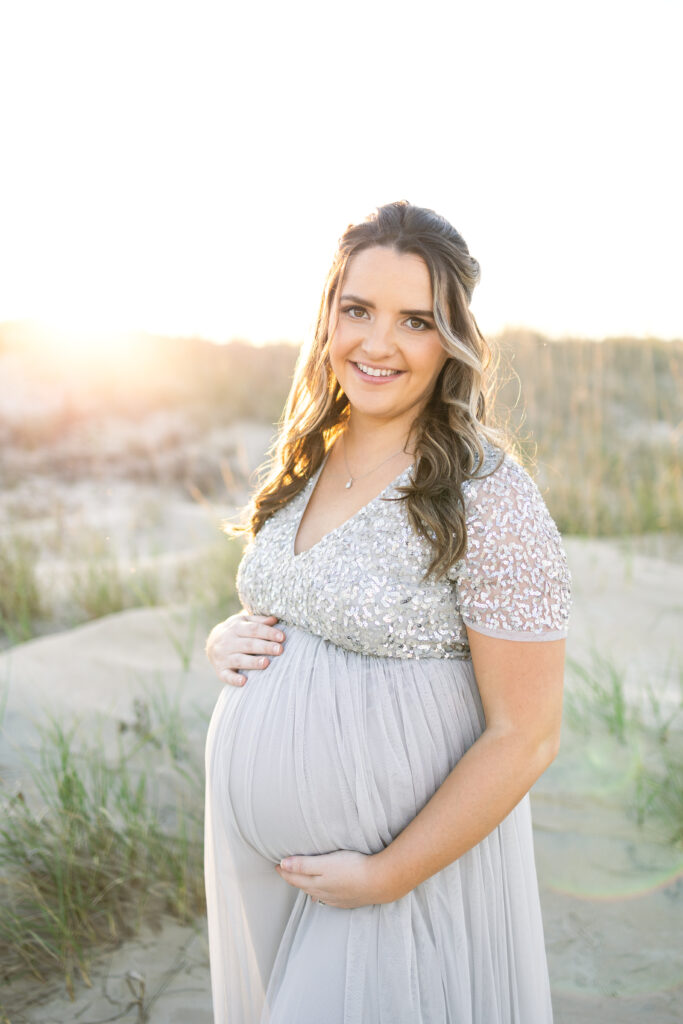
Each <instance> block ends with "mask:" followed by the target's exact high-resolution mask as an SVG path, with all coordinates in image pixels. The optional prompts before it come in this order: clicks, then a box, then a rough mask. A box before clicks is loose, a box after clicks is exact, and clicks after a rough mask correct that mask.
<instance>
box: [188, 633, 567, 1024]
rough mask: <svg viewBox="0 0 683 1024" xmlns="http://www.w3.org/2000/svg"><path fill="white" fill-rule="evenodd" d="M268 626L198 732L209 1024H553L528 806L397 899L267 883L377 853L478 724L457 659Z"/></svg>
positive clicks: (479, 714)
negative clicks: (391, 651)
mask: <svg viewBox="0 0 683 1024" xmlns="http://www.w3.org/2000/svg"><path fill="white" fill-rule="evenodd" d="M279 626H280V627H281V628H283V630H284V632H285V634H286V640H285V645H284V653H283V654H281V655H279V656H278V657H275V658H273V659H272V660H271V664H270V665H269V666H268V668H266V669H265V670H260V671H258V670H254V671H250V672H247V673H246V675H247V677H248V678H247V682H246V684H245V685H244V686H243V687H233V686H225V688H224V689H223V690H222V691H221V694H220V696H219V698H218V701H217V704H216V707H215V710H214V713H213V716H212V719H211V723H210V725H209V730H208V735H207V743H206V826H205V827H206V836H205V839H206V845H205V884H206V897H207V913H208V924H209V948H210V962H211V983H212V993H213V1004H214V1015H215V1022H216V1024H551V1022H552V1009H551V1002H550V988H549V981H548V970H547V961H546V954H545V948H544V940H543V925H542V919H541V912H540V904H539V895H538V883H537V878H536V869H535V863H534V850H533V840H532V829H531V816H530V808H529V798H528V796H527V797H524V799H523V800H522V801H521V802H520V803H519V804H518V805H517V806H516V807H515V809H514V810H513V811H512V812H511V813H510V814H509V815H508V816H507V817H506V818H505V820H504V821H503V822H502V823H501V824H500V825H499V826H498V827H497V828H496V829H494V831H493V832H492V833H491V834H490V835H489V836H487V837H486V838H485V839H484V840H483V841H482V842H480V843H479V844H478V845H477V846H475V847H474V848H473V849H472V850H470V851H468V852H467V853H465V854H464V855H463V856H461V857H460V858H459V859H458V860H456V861H454V862H453V863H452V864H450V865H448V867H446V868H444V869H443V870H442V871H439V872H438V873H437V874H435V875H433V876H432V877H431V878H429V879H427V880H426V881H425V882H423V883H422V884H421V885H418V886H417V887H416V888H415V889H413V890H412V891H411V892H410V893H408V894H407V895H406V896H404V897H403V898H401V899H399V900H396V901H395V902H393V903H386V904H377V905H373V906H365V907H359V908H356V909H352V910H343V909H339V908H335V907H330V906H325V905H320V904H319V903H315V902H313V900H312V899H311V898H310V896H308V895H307V894H306V893H304V892H303V891H301V890H299V889H296V888H294V887H293V886H291V885H289V884H288V883H287V882H285V881H284V879H282V878H281V877H280V876H279V875H278V873H277V872H276V870H275V865H276V864H278V863H279V861H280V860H281V858H282V857H285V856H288V855H293V854H306V855H311V854H321V853H330V852H333V851H335V850H357V851H360V852H362V853H367V854H370V853H376V852H379V851H380V850H381V849H383V848H384V847H386V846H387V845H389V844H390V843H391V841H392V839H393V838H394V837H395V836H397V835H398V833H399V832H401V831H402V829H403V828H404V827H405V826H406V825H407V824H408V823H409V822H410V821H411V820H412V819H413V818H414V817H415V816H416V814H417V813H418V812H419V811H420V809H421V808H422V807H423V806H424V805H425V803H427V801H428V800H429V798H430V797H431V796H432V794H433V793H434V792H435V791H436V790H437V789H438V787H439V786H440V785H441V783H442V782H443V781H444V779H445V778H446V776H447V775H448V774H449V773H450V771H451V770H452V769H453V767H454V766H455V765H456V763H457V762H458V760H459V758H460V757H462V755H463V754H464V753H465V751H466V750H467V749H468V748H469V747H470V746H471V745H472V743H474V741H475V740H476V738H477V737H478V736H479V735H480V734H481V731H482V729H483V727H484V716H483V711H482V706H481V700H480V697H479V692H478V689H477V684H476V679H475V676H474V671H473V667H472V662H471V660H469V659H463V660H459V659H439V658H425V659H399V658H383V657H377V656H369V655H363V654H356V653H354V652H350V651H347V650H345V649H343V648H341V647H339V646H336V645H334V644H331V643H329V642H328V641H326V640H324V639H321V638H320V637H316V636H313V635H311V634H310V633H307V632H305V631H303V630H301V629H299V628H297V627H294V626H291V625H287V624H286V623H283V622H280V623H279Z"/></svg>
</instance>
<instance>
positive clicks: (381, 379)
mask: <svg viewBox="0 0 683 1024" xmlns="http://www.w3.org/2000/svg"><path fill="white" fill-rule="evenodd" d="M350 362H351V365H352V366H353V368H354V370H355V371H356V373H357V374H358V376H359V377H360V378H361V380H364V381H371V382H372V383H373V384H386V383H388V382H389V381H392V380H397V379H398V378H399V377H400V376H402V374H403V373H404V372H405V371H404V370H395V369H394V368H393V367H391V366H372V365H371V364H370V363H363V364H361V365H362V366H366V367H367V368H368V370H382V371H391V372H390V373H366V372H365V371H364V370H363V369H361V366H359V364H358V363H356V362H354V361H353V360H350Z"/></svg>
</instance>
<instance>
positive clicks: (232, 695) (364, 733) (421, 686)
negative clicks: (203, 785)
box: [206, 623, 484, 862]
mask: <svg viewBox="0 0 683 1024" xmlns="http://www.w3.org/2000/svg"><path fill="white" fill-rule="evenodd" d="M280 626H281V628H283V629H284V630H285V634H286V640H285V644H284V653H283V654H281V655H279V656H278V657H276V658H274V659H273V660H272V661H271V664H270V665H269V666H268V668H266V669H264V670H261V671H259V670H255V671H252V672H247V673H246V675H247V682H246V683H245V685H244V686H242V687H232V686H226V687H225V689H224V690H223V692H222V693H221V695H220V697H219V700H218V703H217V704H216V708H215V710H214V714H213V717H212V719H211V724H210V727H209V732H208V736H207V748H206V766H207V802H208V804H209V810H210V813H211V815H212V817H213V818H214V820H215V821H216V823H219V822H220V821H222V822H223V825H224V827H225V828H226V830H228V831H229V830H230V829H237V830H238V831H239V832H240V833H241V835H242V836H243V838H244V839H245V840H246V841H247V842H249V843H251V844H252V846H254V848H255V849H257V850H258V851H259V852H260V853H261V854H262V855H263V856H265V857H268V858H269V859H271V860H273V861H274V862H275V861H278V860H279V859H280V858H281V857H284V856H287V855H289V854H296V853H301V854H317V853H327V852H330V851H332V850H339V849H350V850H359V851H360V852H362V853H375V852H377V851H379V850H380V849H382V848H383V847H384V846H386V845H387V844H388V843H390V842H391V840H392V839H393V838H394V837H395V836H396V835H397V834H398V833H399V832H400V831H401V830H402V829H403V828H404V827H405V826H406V825H407V824H408V822H409V821H410V820H411V819H412V818H414V817H415V815H416V814H417V813H418V811H419V810H420V809H421V807H423V806H424V804H425V803H426V802H427V801H428V800H429V798H430V797H431V795H432V794H433V793H434V792H435V791H436V789H438V787H439V786H440V784H441V783H442V782H443V780H444V779H445V778H446V776H447V775H448V773H449V772H450V771H451V769H452V768H453V766H454V765H455V764H456V762H457V761H458V759H459V758H460V757H461V756H462V754H463V753H464V752H465V750H467V749H468V747H470V746H471V744H472V743H473V742H474V740H475V739H476V738H477V736H478V735H479V734H480V733H481V730H482V728H483V723H484V718H483V712H482V708H481V702H480V699H479V693H478V690H477V686H476V681H475V679H474V673H473V670H472V663H471V661H469V660H458V659H437V658H429V659H399V658H381V657H375V656H369V655H362V654H356V653H355V652H351V651H346V650H344V649H343V648H341V647H338V646H336V645H334V644H331V643H329V642H328V641H326V640H323V639H321V638H320V637H316V636H313V635H311V634H310V633H307V632H305V631H304V630H300V629H298V628H297V627H294V626H287V625H286V624H285V623H280Z"/></svg>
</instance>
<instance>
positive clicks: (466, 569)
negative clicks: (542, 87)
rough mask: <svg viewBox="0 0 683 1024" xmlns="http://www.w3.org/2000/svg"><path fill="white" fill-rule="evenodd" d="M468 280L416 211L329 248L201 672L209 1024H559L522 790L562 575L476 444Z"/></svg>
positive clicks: (483, 351) (478, 367)
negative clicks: (207, 668)
mask: <svg viewBox="0 0 683 1024" xmlns="http://www.w3.org/2000/svg"><path fill="white" fill-rule="evenodd" d="M478 278H479V265H478V263H477V261H476V260H474V259H473V258H472V257H471V256H470V254H469V251H468V248H467V246H466V244H465V242H464V240H463V239H462V237H461V236H460V234H459V233H458V232H457V231H456V230H455V229H454V228H453V227H452V226H451V225H450V224H449V223H448V222H447V221H446V220H444V218H442V217H440V216H438V215H437V214H436V213H434V212H433V211H431V210H427V209H423V208H421V207H415V206H412V205H410V204H409V203H406V202H397V203H390V204H388V205H386V206H382V207H380V208H379V209H377V210H376V211H375V213H373V214H372V215H370V216H369V217H368V218H367V219H366V220H365V221H363V222H362V223H359V224H356V225H350V226H349V228H348V229H347V231H346V232H345V233H344V235H343V236H342V238H341V239H340V241H339V246H338V250H337V253H336V256H335V259H334V262H333V265H332V268H331V270H330V272H329V275H328V279H327V282H326V285H325V289H324V293H323V297H322V301H321V305H320V311H319V315H318V321H317V327H316V330H315V334H314V337H313V340H312V342H311V344H310V345H309V346H308V347H306V348H304V349H303V350H302V352H301V354H300V357H299V361H298V364H297V369H296V372H295V376H294V380H293V384H292V388H291V392H290V396H289V399H288V401H287V405H286V408H285V411H284V414H283V417H282V420H281V422H280V425H279V432H278V437H277V440H276V443H275V445H274V447H273V450H272V452H271V459H270V461H269V465H268V467H267V476H266V477H265V479H264V480H263V481H262V483H261V484H260V485H259V487H258V488H257V490H256V493H255V495H254V496H253V498H252V501H251V504H250V506H249V518H248V521H247V522H243V523H242V524H241V525H234V526H233V527H232V528H230V527H228V532H232V533H233V534H237V533H240V532H242V533H246V534H247V535H248V544H247V547H246V549H245V551H244V554H243V557H242V561H241V562H240V565H239V569H238V572H237V591H238V595H239V598H240V601H241V603H242V606H243V610H242V611H241V612H239V613H238V614H237V615H233V616H231V617H230V618H229V619H227V620H226V621H225V622H223V623H220V624H219V625H217V626H216V627H214V629H213V630H212V631H211V634H210V635H209V638H208V640H207V654H208V657H209V659H210V660H211V662H212V664H213V665H214V667H215V669H216V671H217V672H218V673H219V675H220V677H221V678H222V679H223V681H224V682H226V683H228V684H231V685H227V686H225V687H224V688H223V691H222V692H221V694H220V696H219V698H218V702H217V704H216V708H215V710H214V713H213V717H212V719H211V724H210V726H209V731H208V736H207V746H206V776H207V778H206V787H207V788H206V860H205V875H206V895H207V904H208V921H209V940H210V955H211V978H212V989H213V1001H214V1013H215V1020H216V1024H380V1022H381V1024H504V1022H505V1024H513V1022H514V1024H549V1022H550V1021H552V1009H551V1002H550V990H549V983H548V969H547V961H546V954H545V948H544V940H543V925H542V919H541V912H540V905H539V894H538V883H537V879H536V870H535V864H534V850H533V842H532V829H531V818H530V810H529V796H528V791H529V789H530V787H531V786H532V785H533V783H534V782H535V781H536V779H538V777H539V776H540V775H541V774H542V772H543V771H544V770H545V769H546V767H547V766H548V765H549V764H550V762H551V761H552V760H553V758H554V757H555V755H556V753H557V749H558V743H559V733H560V718H561V705H562V681H563V669H564V648H565V639H564V638H565V637H566V634H567V624H568V617H569V608H570V576H569V572H568V568H567V562H566V558H565V554H564V551H563V548H562V544H561V540H560V536H559V534H558V531H557V528H556V526H555V523H554V522H553V520H552V518H551V516H550V514H549V512H548V510H547V507H546V505H545V503H544V501H543V498H542V496H541V494H540V492H539V490H538V488H537V487H536V485H535V483H534V482H533V481H532V479H531V477H530V476H529V474H528V473H527V471H526V470H525V469H523V468H522V467H521V465H519V463H518V462H517V461H515V459H514V458H513V456H512V455H511V454H510V452H509V451H508V450H507V446H506V443H505V441H504V439H503V438H502V437H501V436H500V435H499V434H498V433H497V432H495V431H494V430H493V429H492V428H491V427H490V426H487V424H486V418H487V416H486V413H487V409H486V402H485V398H484V394H485V390H486V380H485V376H486V371H487V363H488V360H489V352H488V347H487V345H486V342H485V340H484V338H483V337H482V335H481V333H480V332H479V329H478V327H477V324H476V321H475V319H474V317H473V315H472V313H471V312H470V309H469V303H470V300H471V297H472V291H473V289H474V286H475V285H476V283H477V281H478Z"/></svg>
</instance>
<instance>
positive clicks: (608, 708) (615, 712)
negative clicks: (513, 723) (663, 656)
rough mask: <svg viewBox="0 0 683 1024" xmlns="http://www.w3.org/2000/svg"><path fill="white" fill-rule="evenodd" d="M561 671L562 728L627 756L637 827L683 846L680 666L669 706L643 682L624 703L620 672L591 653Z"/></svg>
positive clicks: (682, 671) (682, 687)
mask: <svg viewBox="0 0 683 1024" xmlns="http://www.w3.org/2000/svg"><path fill="white" fill-rule="evenodd" d="M567 668H568V674H569V685H568V687H567V699H566V711H565V720H566V722H567V724H568V725H569V726H570V728H572V729H574V730H575V731H577V732H579V733H582V734H584V735H591V734H598V735H601V736H603V737H604V736H605V734H606V735H607V736H608V737H611V738H612V739H613V741H615V743H616V744H617V746H619V747H621V748H622V750H623V749H625V748H627V749H628V750H629V751H630V752H631V755H632V762H631V768H630V771H629V777H628V780H627V783H628V785H627V792H626V800H627V804H628V807H629V809H630V811H631V812H632V814H633V815H634V817H635V818H636V820H637V821H638V823H639V824H641V825H643V824H646V823H648V824H652V825H653V826H655V827H656V828H657V829H658V830H660V831H661V832H662V835H663V838H664V839H665V840H666V841H667V842H669V843H673V844H676V845H679V846H681V847H683V665H679V666H678V667H677V669H676V676H672V678H673V679H677V683H678V692H679V698H678V700H677V702H675V703H673V702H671V701H668V702H667V703H665V702H664V701H663V699H662V698H661V697H660V696H658V690H661V685H662V681H660V683H659V688H658V690H655V688H654V687H653V685H652V683H651V681H647V680H646V681H645V682H644V684H643V685H642V687H641V689H640V690H639V693H638V696H637V697H634V696H631V697H630V699H627V694H626V685H625V681H624V673H623V671H622V670H621V669H620V668H619V667H618V666H617V665H615V663H614V662H613V661H611V660H610V659H609V658H607V657H605V656H604V655H603V654H601V653H600V652H598V651H596V650H593V651H592V652H591V657H590V660H589V661H588V662H587V663H584V662H579V661H577V660H576V659H574V658H568V659H567ZM670 681H671V680H669V682H670ZM665 682H666V680H665ZM667 689H670V687H667Z"/></svg>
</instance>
